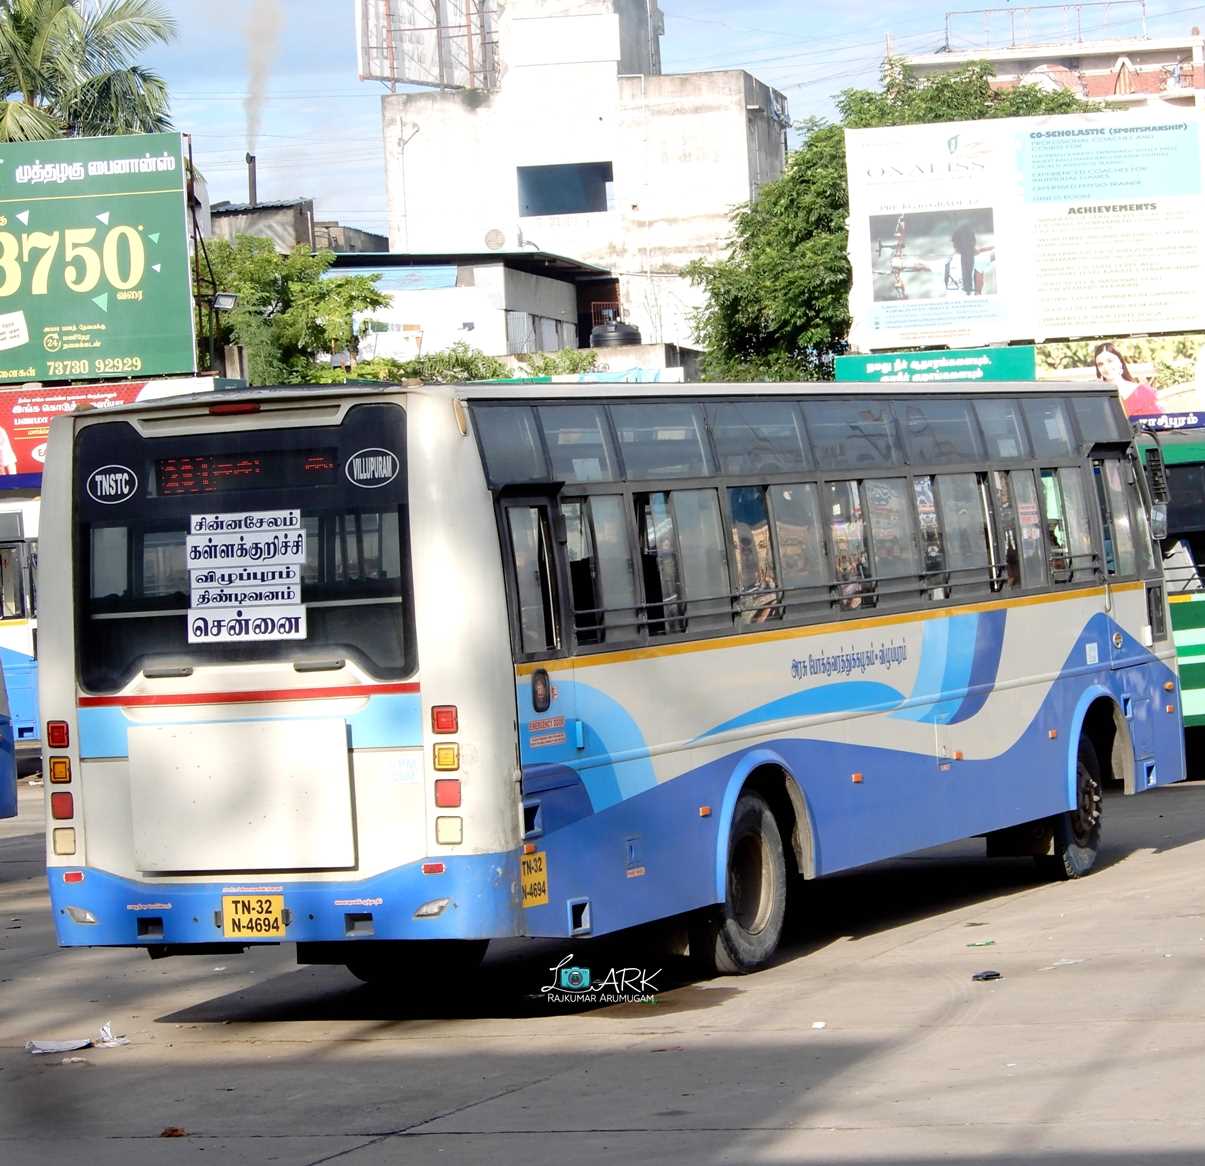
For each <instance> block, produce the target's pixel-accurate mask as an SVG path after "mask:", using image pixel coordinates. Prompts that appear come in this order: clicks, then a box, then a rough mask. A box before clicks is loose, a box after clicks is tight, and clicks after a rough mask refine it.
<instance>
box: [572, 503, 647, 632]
mask: <svg viewBox="0 0 1205 1166" xmlns="http://www.w3.org/2000/svg"><path fill="white" fill-rule="evenodd" d="M561 513H562V514H563V515H564V517H565V533H566V536H567V539H568V544H567V550H568V559H569V585H570V588H571V591H572V596H573V624H574V630H575V633H576V635H577V642H578V643H579V644H583V645H586V644H602V643H607V642H610V643H615V642H617V641H624V640H634V639H636V638H638V637H637V626H638V625H637V619H636V615H637V604H638V600H637V595H636V573H635V567H634V564H633V563H632V552H631V549H630V547H629V543H628V530H627V525H626V523H625V522H624V507H623V499H622V498H621V497H619V496H618V495H604V494H597V495H595V496H594V497H592V498H579V499H575V500H574V501H570V502H562V503H561Z"/></svg>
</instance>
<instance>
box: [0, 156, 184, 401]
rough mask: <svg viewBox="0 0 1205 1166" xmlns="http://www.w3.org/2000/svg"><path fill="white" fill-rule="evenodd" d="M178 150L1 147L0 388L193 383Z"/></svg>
mask: <svg viewBox="0 0 1205 1166" xmlns="http://www.w3.org/2000/svg"><path fill="white" fill-rule="evenodd" d="M181 143H182V139H181V136H180V135H179V134H137V135H130V136H123V137H111V138H64V139H60V140H57V141H51V142H20V143H17V142H5V143H0V382H3V381H10V382H11V381H70V380H91V379H96V378H101V377H106V376H113V377H123V376H126V377H128V376H129V375H130V374H132V373H134V374H138V375H139V376H150V375H160V374H165V373H191V372H194V371H195V369H196V355H195V348H194V345H193V312H192V289H191V283H190V278H189V266H188V229H187V214H186V210H187V207H186V199H187V195H186V186H187V182H186V176H185V170H184V154H183V148H182V144H181Z"/></svg>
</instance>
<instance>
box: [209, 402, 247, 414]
mask: <svg viewBox="0 0 1205 1166" xmlns="http://www.w3.org/2000/svg"><path fill="white" fill-rule="evenodd" d="M209 412H210V413H211V414H213V415H214V416H215V417H226V416H229V415H230V414H232V413H258V412H259V404H258V403H257V402H255V401H228V402H226V403H225V404H224V405H210V406H209Z"/></svg>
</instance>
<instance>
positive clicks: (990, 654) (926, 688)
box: [892, 610, 1008, 725]
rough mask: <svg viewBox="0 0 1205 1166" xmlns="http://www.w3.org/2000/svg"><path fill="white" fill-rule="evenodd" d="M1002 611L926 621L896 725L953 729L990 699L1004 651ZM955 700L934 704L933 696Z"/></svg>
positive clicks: (1003, 618) (897, 713)
mask: <svg viewBox="0 0 1205 1166" xmlns="http://www.w3.org/2000/svg"><path fill="white" fill-rule="evenodd" d="M1007 614H1008V612H1007V611H1004V610H1001V611H985V612H978V613H971V614H970V615H955V616H951V617H950V618H949V619H935V620H930V621H929V622H928V623H926V624H925V625H924V632H923V638H922V640H921V659H920V667H919V670H918V671H917V674H916V683H915V684H914V685H913V686H912V693H911V695H910V696H909V698H908V705H907V707H905V708H902V709H899V710H898V711H897V712H895V713H893V714H892V715H893V716H895V717H898V718H900V719H901V720H908V721H920V722H922V723H928V724H937V725H955V724H958V723H959V722H960V721H966V720H969V719H970V718H971V717H973V716H974V715H975V714H976V713H977V712H979V710H980V709H981V708H983V705H984V702H985V701H986V700H987V698H988V697H989V696H990V695H991V692H992V689H993V688H994V687H995V684H996V676H997V674H998V672H999V669H1000V653H1001V651H1002V650H1003V648H1004V623H1005V616H1006V615H1007ZM946 692H953V693H958V694H960V695H958V696H954V697H951V698H948V699H946V700H937V701H934V700H932V699H927V698H932V697H934V696H936V695H938V694H939V693H946Z"/></svg>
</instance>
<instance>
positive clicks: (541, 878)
mask: <svg viewBox="0 0 1205 1166" xmlns="http://www.w3.org/2000/svg"><path fill="white" fill-rule="evenodd" d="M519 868H520V874H521V875H522V878H523V906H524V907H542V906H544V904H545V903H547V902H548V860H547V857H546V856H545V854H544V852H543V851H542V850H539V851H536V853H535V854H524V855H521V856H520V858H519Z"/></svg>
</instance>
